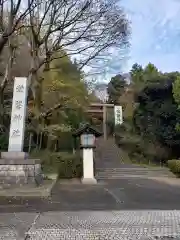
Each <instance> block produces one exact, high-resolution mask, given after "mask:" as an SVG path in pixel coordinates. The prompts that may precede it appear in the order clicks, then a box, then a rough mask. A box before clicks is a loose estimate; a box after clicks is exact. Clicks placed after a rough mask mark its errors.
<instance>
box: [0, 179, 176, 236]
mask: <svg viewBox="0 0 180 240" xmlns="http://www.w3.org/2000/svg"><path fill="white" fill-rule="evenodd" d="M179 199H180V187H179V186H171V185H168V184H165V183H161V182H158V181H155V180H150V179H142V178H136V179H134V178H133V179H132V178H131V179H120V180H108V181H101V182H100V183H99V184H98V185H94V186H89V185H88V186H85V185H80V184H72V185H67V184H60V183H57V184H56V185H55V186H54V189H53V191H52V197H51V198H49V199H48V200H47V199H39V200H37V199H21V200H20V199H13V200H12V199H11V200H7V199H3V200H2V199H1V200H0V239H3V238H2V236H3V234H4V236H5V237H7V238H6V239H8V235H11V236H10V238H9V239H11V240H13V239H24V237H25V235H29V239H78V240H80V239H91V240H92V239H98V240H99V239H138V238H132V236H133V234H134V236H136V237H137V236H138V234H139V237H140V236H141V237H142V236H144V237H145V236H146V237H152V235H153V232H154V234H155V235H158V234H159V235H163V236H165V235H166V236H176V239H178V238H177V235H179V236H180V201H179ZM143 221H144V222H143ZM158 221H159V222H158ZM157 224H159V225H157ZM108 226H109V227H108ZM48 229H49V230H48ZM131 229H132V231H131ZM138 229H139V230H138ZM147 229H150V231H149V232H148V231H147ZM105 230H106V231H105ZM50 231H51V233H53V234H52V235H53V236H54V238H53V237H52V238H50V237H49V235H48V234H49V232H50ZM138 231H139V232H138ZM145 232H147V234H145ZM25 233H28V234H25ZM105 233H106V234H105ZM13 234H14V237H13ZM123 234H124V235H123ZM128 234H129V238H127V236H128ZM173 234H174V235H173ZM55 235H57V237H55ZM100 235H101V237H100ZM155 235H154V236H155ZM63 236H65V237H64V238H63ZM75 236H76V238H73V237H75ZM107 236H109V238H107ZM113 236H114V238H112V237H113ZM122 236H123V238H122ZM130 236H131V238H130ZM46 237H47V238H46ZM88 237H89V238H88ZM90 237H91V238H90ZM156 237H157V236H156ZM26 239H27V238H26ZM139 239H140V238H139ZM142 239H143V238H142ZM144 239H153V238H144ZM156 239H158V238H156ZM161 239H163V238H161ZM166 239H167V238H166ZM179 239H180V238H179Z"/></svg>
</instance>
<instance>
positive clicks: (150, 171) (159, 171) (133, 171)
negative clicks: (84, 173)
mask: <svg viewBox="0 0 180 240" xmlns="http://www.w3.org/2000/svg"><path fill="white" fill-rule="evenodd" d="M96 172H97V174H96V178H97V179H98V180H105V179H121V178H135V177H138V178H147V177H174V175H173V174H172V173H171V172H170V171H169V170H168V169H167V168H143V167H142V168H137V167H134V166H133V165H132V166H131V167H129V168H124V167H122V168H121V167H119V168H97V169H96Z"/></svg>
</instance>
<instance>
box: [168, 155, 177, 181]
mask: <svg viewBox="0 0 180 240" xmlns="http://www.w3.org/2000/svg"><path fill="white" fill-rule="evenodd" d="M168 167H169V169H170V170H171V172H172V173H174V174H175V175H176V176H177V177H178V178H179V177H180V160H176V159H173V160H168Z"/></svg>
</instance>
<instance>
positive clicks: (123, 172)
mask: <svg viewBox="0 0 180 240" xmlns="http://www.w3.org/2000/svg"><path fill="white" fill-rule="evenodd" d="M95 166H96V178H97V180H105V179H121V178H133V177H141V178H147V177H174V175H173V174H172V173H171V172H170V171H169V170H168V169H167V168H165V167H162V168H161V167H149V168H146V167H140V166H136V165H133V164H124V162H123V155H122V151H121V149H120V148H118V147H117V145H116V144H115V142H114V139H113V138H110V139H108V140H104V139H103V138H100V139H98V140H97V142H96V149H95Z"/></svg>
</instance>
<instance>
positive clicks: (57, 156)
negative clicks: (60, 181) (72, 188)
mask: <svg viewBox="0 0 180 240" xmlns="http://www.w3.org/2000/svg"><path fill="white" fill-rule="evenodd" d="M32 156H33V157H39V158H40V159H41V164H42V169H43V172H45V173H57V174H58V176H59V178H67V179H69V178H80V177H82V174H83V168H82V158H81V156H80V154H79V153H76V154H72V153H68V152H50V151H40V152H34V153H32Z"/></svg>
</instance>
